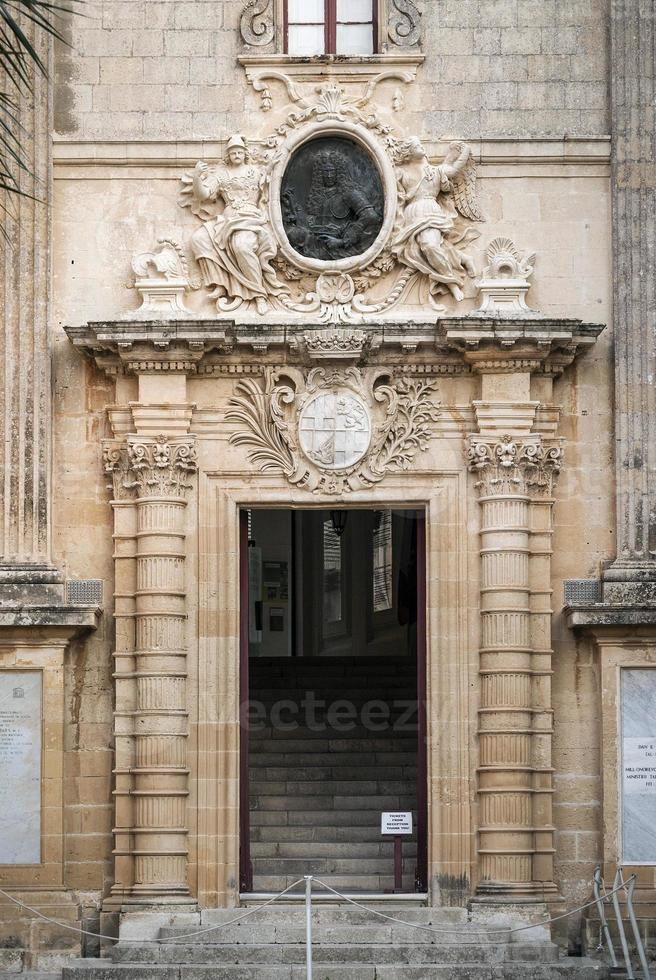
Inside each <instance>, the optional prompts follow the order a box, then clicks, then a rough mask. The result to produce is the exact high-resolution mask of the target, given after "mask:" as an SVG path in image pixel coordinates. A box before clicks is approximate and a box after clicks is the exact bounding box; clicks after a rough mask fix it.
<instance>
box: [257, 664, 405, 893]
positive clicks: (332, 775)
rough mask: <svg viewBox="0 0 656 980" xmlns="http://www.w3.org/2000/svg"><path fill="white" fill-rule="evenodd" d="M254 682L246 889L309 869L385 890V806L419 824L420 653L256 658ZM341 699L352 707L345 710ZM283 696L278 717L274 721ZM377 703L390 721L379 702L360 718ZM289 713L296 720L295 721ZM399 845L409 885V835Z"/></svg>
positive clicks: (388, 855) (390, 872) (275, 884)
mask: <svg viewBox="0 0 656 980" xmlns="http://www.w3.org/2000/svg"><path fill="white" fill-rule="evenodd" d="M250 681H251V684H250V687H251V699H252V700H253V701H256V702H259V704H261V705H263V706H264V709H265V711H266V721H265V722H264V723H263V724H261V725H260V726H259V729H258V728H257V726H256V728H255V730H253V731H252V732H251V736H250V820H251V861H252V867H253V891H254V892H260V893H262V892H263V893H270V892H279V891H281V890H282V889H283V888H285V887H286V886H287V885H290V884H292V883H293V882H294V881H296V880H297V879H298V878H300V877H302V876H303V875H304V874H314V875H318V876H319V877H321V878H322V879H323V880H324V881H326V882H327V883H328V884H330V885H332V886H333V887H334V888H336V889H339V890H340V891H344V890H347V891H349V892H369V893H371V892H374V893H376V892H378V893H380V892H383V891H386V890H390V889H392V888H393V887H394V845H393V841H392V840H391V839H383V838H382V837H381V833H380V817H381V813H382V812H383V811H385V810H405V811H408V810H411V811H412V812H413V814H414V824H413V826H414V827H416V817H417V730H416V724H417V714H416V690H417V686H416V685H417V673H416V665H415V663H414V662H413V661H412V660H411V658H409V657H404V658H401V657H385V658H384V659H383V658H376V659H374V658H371V657H368V658H353V657H348V658H347V657H343V658H342V657H340V658H333V657H331V658H324V659H320V658H266V659H265V658H262V659H260V658H253V659H252V660H251V663H250ZM308 698H309V699H311V701H312V703H313V704H314V705H315V707H314V708H313V709H312V708H310V709H309V708H308ZM345 701H347V702H348V703H349V704H350V705H352V706H353V707H352V709H351V714H355V715H356V717H355V718H353V719H352V720H349V717H347V716H346V715H345V714H344V710H345V709H344V702H345ZM282 702H285V705H286V707H285V709H284V710H282V711H281V712H280V717H281V718H283V719H284V721H285V722H286V724H285V725H284V727H282V726H280V725H275V724H272V713H273V715H274V717H275V714H276V709H275V706H276V705H279V706H280V705H281V703H282ZM340 702H341V703H342V715H341V718H342V721H341V723H340V720H339V719H340V714H339V712H338V707H339V703H340ZM372 702H376V703H377V704H378V703H379V704H380V705H384V706H385V710H387V711H388V712H389V721H387V722H386V721H385V719H384V718H383V717H382V712H383V709H382V708H381V709H380V712H379V713H378V714H376V710H375V709H372V710H373V712H374V714H373V715H372V717H374V716H375V719H376V720H375V721H374V722H373V726H372V725H370V724H368V723H367V722H366V717H365V719H364V723H363V709H364V710H365V712H366V711H367V708H366V706H367V704H369V705H370V706H371V703H372ZM292 704H293V705H294V706H295V708H294V709H290V705H292ZM331 706H332V710H331ZM404 715H405V716H406V717H405V719H404ZM294 717H297V718H298V725H297V726H296V727H291V725H289V720H290V719H291V718H294ZM335 719H337V724H335ZM341 728H347V729H348V730H340V729H341ZM403 856H404V868H403V871H404V873H403V887H404V889H405V890H407V891H414V888H415V865H416V857H417V844H416V834H413V836H412V837H411V838H410V837H408V838H406V839H405V840H404V844H403Z"/></svg>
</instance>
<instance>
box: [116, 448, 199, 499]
mask: <svg viewBox="0 0 656 980" xmlns="http://www.w3.org/2000/svg"><path fill="white" fill-rule="evenodd" d="M127 455H128V460H129V465H130V471H131V476H132V481H131V485H132V486H134V487H135V489H136V491H137V495H138V496H139V497H160V496H162V497H184V496H185V495H186V493H187V491H188V490H190V489H191V487H192V484H191V483H190V482H189V477H190V476H191V475H192V474H193V473H195V472H196V470H197V469H198V463H197V457H196V448H195V446H194V444H193V442H190V441H189V440H174V439H171V440H169V439H168V438H167V437H166V436H163V435H162V436H157V438H156V439H154V440H152V441H151V440H143V439H139V438H138V437H132V438H131V439H130V441H129V442H128V447H127Z"/></svg>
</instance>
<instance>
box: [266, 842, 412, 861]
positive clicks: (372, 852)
mask: <svg viewBox="0 0 656 980" xmlns="http://www.w3.org/2000/svg"><path fill="white" fill-rule="evenodd" d="M416 853H417V843H416V841H413V840H412V839H406V840H405V841H404V844H403V855H404V857H408V856H413V855H416ZM350 857H355V858H357V859H358V860H362V859H364V858H383V859H384V860H386V861H390V860H392V859H393V858H394V842H393V841H380V840H379V841H378V842H377V843H376V842H370V843H359V842H355V841H353V842H351V843H336V842H334V841H329V842H326V841H303V842H300V841H290V842H279V843H276V842H275V841H267V842H265V843H262V842H257V841H252V842H251V858H305V859H312V858H334V859H336V858H350Z"/></svg>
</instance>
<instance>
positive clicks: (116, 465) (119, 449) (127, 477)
mask: <svg viewBox="0 0 656 980" xmlns="http://www.w3.org/2000/svg"><path fill="white" fill-rule="evenodd" d="M102 454H103V469H104V471H105V473H106V474H107V476H109V477H110V478H111V481H112V482H111V483H110V484H108V489H109V490H111V491H112V495H113V499H114V500H130V499H133V498H134V496H135V493H134V481H133V480H132V475H131V473H130V460H129V458H128V449H127V446H126V445H125V443H124V442H119V441H118V440H116V439H105V440H104V441H103V444H102Z"/></svg>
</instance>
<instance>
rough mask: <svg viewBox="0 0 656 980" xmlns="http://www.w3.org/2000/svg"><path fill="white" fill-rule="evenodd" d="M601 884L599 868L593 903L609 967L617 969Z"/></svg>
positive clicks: (595, 874)
mask: <svg viewBox="0 0 656 980" xmlns="http://www.w3.org/2000/svg"><path fill="white" fill-rule="evenodd" d="M602 884H603V878H602V876H601V868H596V869H595V873H594V879H593V885H592V887H593V890H594V897H595V902H596V904H597V912H598V913H599V922H600V923H601V929H602V932H603V935H604V939H605V940H606V946H607V947H608V953H609V956H610V965H611V966H612V967H614V968H617V966H618V963H617V957H616V956H615V947H614V946H613V940H612V939H611V936H610V929H609V928H608V921H607V919H606V913H605V911H604V900H603V898H602V897H601V888H602Z"/></svg>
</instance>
